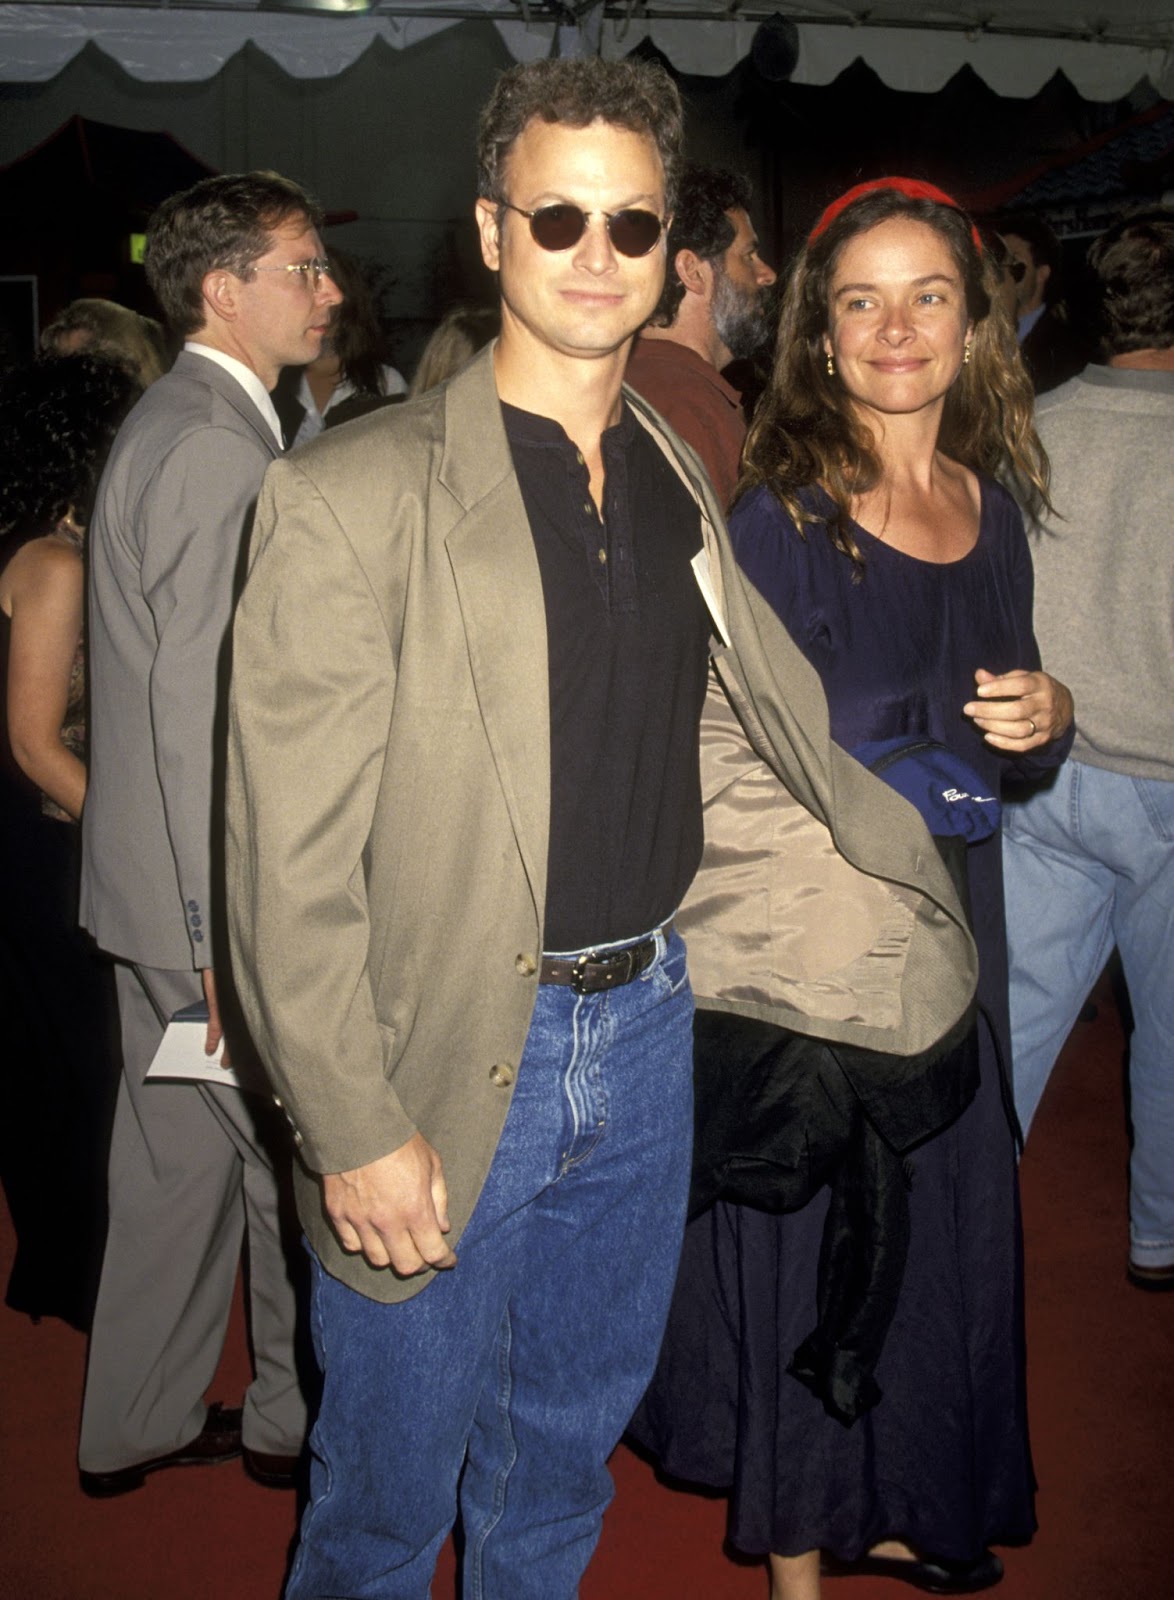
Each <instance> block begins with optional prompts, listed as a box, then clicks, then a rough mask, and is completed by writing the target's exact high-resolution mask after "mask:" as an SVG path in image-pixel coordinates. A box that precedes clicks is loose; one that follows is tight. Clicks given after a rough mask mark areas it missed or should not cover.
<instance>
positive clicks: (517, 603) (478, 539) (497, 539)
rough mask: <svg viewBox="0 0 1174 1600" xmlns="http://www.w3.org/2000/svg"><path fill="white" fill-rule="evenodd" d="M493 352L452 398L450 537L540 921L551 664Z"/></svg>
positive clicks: (472, 650) (447, 473)
mask: <svg viewBox="0 0 1174 1600" xmlns="http://www.w3.org/2000/svg"><path fill="white" fill-rule="evenodd" d="M492 357H493V352H492V347H490V349H488V350H486V351H485V352H484V354H483V355H482V356H481V357H479V358H478V359H477V360H476V361H475V362H474V363H473V364H472V365H471V366H470V367H469V368H467V369H466V371H465V372H464V373H462V374H461V375H460V377H458V378H456V379H454V381H453V382H452V383H451V384H450V385H449V387H448V389H447V391H446V394H445V445H444V457H443V459H442V461H441V467H440V481H441V483H442V484H443V485H444V486H445V488H447V489H448V490H449V492H450V493H451V494H452V495H454V496H455V498H456V499H457V501H458V502H459V504H460V505H461V506H462V508H463V512H464V514H463V515H462V516H461V517H460V519H459V520H458V521H457V523H456V524H455V526H454V527H453V528H452V529H451V530H450V532H449V534H448V537H447V539H446V548H447V550H448V556H449V560H450V562H451V564H452V571H453V577H454V580H455V582H456V588H457V596H458V599H459V603H460V608H461V620H462V622H463V624H464V629H465V637H466V641H467V644H468V649H469V662H470V666H471V669H472V673H473V682H474V685H475V687H476V693H477V701H478V705H479V706H480V710H481V717H482V721H483V722H484V725H485V732H486V737H487V738H488V740H489V745H490V749H491V750H492V752H493V760H494V763H495V765H496V767H497V773H498V779H499V781H500V783H501V787H502V792H503V794H504V796H505V802H506V806H507V808H508V810H509V814H510V820H511V822H512V824H513V828H514V834H515V837H516V839H517V842H518V849H519V852H520V853H521V857H522V862H523V865H524V866H525V869H526V874H527V877H528V878H529V880H530V886H531V890H532V892H533V895H534V901H535V905H536V907H537V910H538V915H539V918H541V916H542V913H543V909H544V907H545V903H546V857H547V850H548V845H549V837H550V668H549V661H548V657H547V645H546V606H545V603H544V601H543V596H542V579H541V575H540V573H539V570H538V558H537V556H536V554H535V552H534V541H533V538H532V536H531V533H530V524H529V521H528V520H527V517H526V510H525V506H524V505H523V503H522V494H521V490H520V489H519V488H518V481H517V478H516V477H515V475H514V468H513V461H512V458H511V456H510V449H509V444H508V441H507V440H506V436H505V428H504V425H503V423H502V418H501V407H500V404H499V402H498V398H497V388H496V385H495V383H494V378H493V359H492Z"/></svg>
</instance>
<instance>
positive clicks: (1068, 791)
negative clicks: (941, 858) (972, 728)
mask: <svg viewBox="0 0 1174 1600" xmlns="http://www.w3.org/2000/svg"><path fill="white" fill-rule="evenodd" d="M1089 261H1090V265H1091V267H1092V270H1093V274H1094V277H1095V280H1096V283H1097V286H1098V288H1099V291H1100V300H1101V322H1102V339H1103V351H1104V357H1103V359H1104V364H1103V365H1090V366H1088V367H1086V368H1085V370H1084V372H1083V373H1081V375H1080V376H1079V377H1077V378H1073V379H1072V380H1071V381H1070V382H1069V383H1067V384H1065V385H1064V386H1063V387H1062V388H1060V389H1057V390H1056V391H1055V392H1054V393H1053V394H1049V395H1047V396H1046V397H1045V398H1044V399H1043V400H1042V401H1041V402H1040V406H1039V413H1038V425H1039V431H1040V435H1041V437H1042V439H1043V441H1044V444H1045V445H1046V447H1047V451H1048V454H1049V456H1050V457H1051V461H1052V485H1053V486H1052V496H1053V499H1054V501H1055V506H1056V513H1055V515H1054V516H1051V517H1048V518H1047V519H1046V520H1045V521H1044V523H1043V525H1042V526H1039V527H1037V528H1035V529H1033V530H1032V556H1033V559H1034V561H1035V572H1036V602H1035V631H1036V635H1037V637H1038V639H1039V644H1040V649H1041V651H1042V653H1043V656H1044V659H1045V660H1046V661H1047V662H1048V663H1049V665H1050V667H1051V669H1052V670H1053V671H1054V672H1055V673H1057V674H1058V675H1059V677H1060V678H1062V679H1063V681H1064V682H1065V683H1067V684H1069V685H1070V686H1071V688H1072V693H1073V696H1074V697H1075V701H1076V740H1075V743H1074V745H1073V749H1072V758H1071V760H1069V761H1068V762H1067V763H1066V765H1065V766H1064V767H1063V768H1061V770H1060V772H1059V773H1058V775H1057V777H1056V781H1055V782H1054V783H1052V784H1051V785H1050V787H1048V788H1047V789H1043V790H1040V791H1037V792H1036V793H1035V794H1033V795H1032V796H1031V797H1030V798H1029V799H1027V800H1026V801H1024V802H1022V803H1020V804H1015V805H1011V806H1008V807H1007V808H1006V811H1005V823H1004V835H1003V851H1004V864H1005V876H1006V884H1007V921H1008V929H1009V935H1010V951H1011V1025H1012V1034H1013V1041H1014V1066H1015V1100H1016V1105H1017V1107H1018V1110H1019V1117H1020V1120H1021V1122H1022V1124H1023V1128H1024V1131H1025V1132H1026V1131H1027V1129H1028V1128H1029V1126H1030V1124H1031V1119H1032V1117H1033V1115H1034V1113H1035V1110H1036V1107H1037V1105H1038V1104H1039V1100H1040V1096H1041V1095H1042V1093H1043V1090H1044V1086H1045V1084H1046V1083H1047V1080H1048V1075H1049V1073H1050V1072H1051V1069H1052V1066H1053V1064H1054V1062H1055V1060H1056V1056H1057V1055H1058V1053H1059V1051H1060V1047H1061V1046H1062V1045H1063V1043H1064V1040H1065V1038H1066V1037H1067V1034H1068V1031H1069V1029H1070V1028H1071V1026H1072V1024H1073V1022H1074V1021H1075V1019H1076V1016H1077V1014H1078V1012H1079V1010H1080V1007H1081V1005H1082V1004H1083V1002H1084V1000H1085V997H1086V996H1087V993H1088V991H1089V989H1090V988H1091V987H1092V984H1093V983H1094V981H1095V979H1096V977H1097V975H1098V974H1099V972H1100V971H1101V968H1102V967H1103V966H1104V963H1105V961H1106V960H1107V958H1108V956H1109V954H1110V952H1111V950H1112V948H1113V945H1114V944H1116V946H1117V948H1118V949H1119V951H1120V953H1121V959H1122V962H1123V964H1124V968H1125V977H1126V980H1127V982H1128V985H1129V993H1130V998H1131V1001H1132V1005H1133V1012H1134V1031H1133V1037H1132V1041H1131V1046H1130V1068H1129V1078H1130V1090H1131V1102H1132V1104H1131V1110H1132V1122H1133V1130H1134V1137H1133V1153H1132V1158H1131V1165H1130V1250H1129V1265H1128V1275H1129V1278H1130V1281H1131V1282H1132V1283H1134V1284H1136V1285H1137V1286H1138V1287H1139V1288H1145V1289H1174V560H1172V559H1171V536H1172V534H1174V211H1170V210H1168V209H1155V210H1152V211H1146V212H1141V213H1136V214H1134V215H1133V216H1130V217H1127V218H1125V219H1123V220H1122V221H1120V222H1118V223H1117V224H1115V225H1114V226H1113V227H1112V228H1110V229H1109V230H1108V232H1107V233H1105V234H1104V235H1103V236H1102V237H1101V238H1100V239H1098V240H1097V241H1096V243H1095V244H1094V245H1093V248H1092V250H1091V252H1090V256H1089Z"/></svg>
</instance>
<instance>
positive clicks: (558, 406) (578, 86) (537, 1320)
mask: <svg viewBox="0 0 1174 1600" xmlns="http://www.w3.org/2000/svg"><path fill="white" fill-rule="evenodd" d="M680 144H681V111H680V102H679V99H678V96H677V91H676V89H675V87H674V86H673V84H672V82H671V80H669V79H668V78H667V76H666V75H665V74H664V73H663V72H662V71H660V69H658V68H655V67H652V66H649V65H647V64H641V63H635V62H603V61H600V60H597V59H594V58H590V59H582V60H573V61H567V60H560V61H545V62H542V63H536V64H533V65H531V66H526V67H519V68H514V69H511V70H510V71H509V72H507V73H505V74H504V75H503V77H502V78H501V80H500V81H499V84H498V87H497V89H496V91H495V93H494V95H493V97H492V99H491V101H490V104H489V106H488V108H487V109H486V112H485V114H484V117H483V120H482V131H481V143H480V156H481V179H480V191H479V192H480V196H481V198H480V199H479V201H478V203H477V222H478V226H479V229H480V237H481V249H482V254H483V257H484V259H485V261H486V263H487V265H488V266H489V267H490V268H491V269H492V270H494V271H496V272H497V273H498V274H499V278H500V284H501V295H502V333H501V338H500V340H499V341H498V342H497V344H496V345H495V346H493V347H491V348H490V349H488V350H486V351H484V352H483V353H482V355H481V356H479V357H477V358H476V360H475V361H474V362H473V364H471V365H470V366H468V367H466V368H465V369H464V371H463V372H461V373H460V374H458V375H457V376H456V377H455V378H454V379H453V380H452V382H451V383H450V384H449V385H447V386H446V387H442V388H440V389H436V390H433V391H431V392H429V393H428V394H426V395H424V396H422V397H421V398H420V399H419V400H418V401H416V402H413V403H410V404H408V405H405V406H397V407H395V408H393V409H392V410H388V411H383V412H379V413H377V414H375V415H374V416H371V417H368V418H364V419H362V420H360V421H358V422H355V423H353V424H351V425H349V426H348V427H347V428H343V429H340V430H338V432H337V433H336V434H335V435H334V436H333V437H332V436H331V435H330V434H329V433H327V434H325V435H323V436H322V437H321V438H320V439H318V440H315V441H314V442H313V443H311V444H310V445H307V446H306V447H305V448H304V449H303V450H300V451H298V452H296V454H295V455H294V456H293V457H292V458H291V459H290V460H289V461H283V462H278V463H276V464H275V465H274V467H273V468H272V469H271V470H270V472H269V473H268V474H267V477H266V482H265V486H264V488H263V490H262V495H261V499H260V501H259V503H258V514H257V527H256V531H255V536H254V544H253V554H252V566H251V572H250V575H249V578H248V581H247V583H246V585H245V590H244V593H243V596H242V599H241V604H240V607H239V609H238V612H237V619H236V623H235V627H234V635H233V648H234V664H233V690H232V706H231V716H230V732H229V777H228V807H227V810H228V830H229V831H228V854H229V863H228V885H229V888H228V893H229V914H230V921H231V926H232V934H233V945H234V954H235V955H236V956H237V957H238V959H239V974H238V975H239V982H240V991H241V1000H242V1004H243V1005H244V1007H245V1010H246V1013H247V1016H248V1020H249V1024H250V1027H251V1028H252V1030H253V1032H254V1037H255V1039H256V1042H257V1046H258V1048H259V1050H260V1051H261V1054H262V1056H263V1058H264V1060H265V1062H266V1065H267V1067H268V1068H269V1070H270V1073H271V1076H272V1077H273V1080H274V1083H275V1086H276V1088H277V1091H278V1094H279V1096H280V1098H281V1102H282V1104H283V1106H284V1109H285V1111H286V1113H287V1115H288V1116H289V1118H290V1120H291V1122H292V1124H293V1125H294V1129H295V1142H296V1143H297V1145H298V1153H299V1156H300V1161H299V1162H298V1164H297V1166H296V1167H295V1174H294V1175H295V1184H296V1185H297V1189H298V1204H299V1212H300V1215H301V1218H302V1223H303V1226H304V1228H305V1230H306V1234H307V1236H308V1239H309V1241H310V1244H311V1247H312V1250H313V1253H314V1261H313V1263H312V1271H313V1318H312V1325H313V1329H314V1337H315V1344H316V1350H317V1354H318V1358H319V1361H320V1363H321V1365H322V1368H323V1373H324V1394H323V1400H322V1405H321V1409H320V1412H319V1415H318V1419H317V1421H316V1423H315V1426H314V1431H313V1434H312V1438H311V1447H312V1452H313V1458H314V1459H313V1464H312V1468H311V1492H312V1503H311V1505H310V1507H309V1509H308V1511H307V1514H306V1516H305V1518H304V1519H303V1523H302V1529H301V1542H300V1546H299V1550H298V1554H297V1557H296V1559H295V1562H294V1566H293V1569H292V1572H291V1575H290V1580H289V1585H288V1588H287V1600H311V1597H313V1600H320V1597H324V1596H341V1595H350V1596H357V1595H379V1596H381V1597H382V1600H419V1597H420V1596H421V1595H424V1594H426V1593H428V1591H429V1582H430V1577H431V1573H432V1569H433V1565H434V1563H435V1559H436V1554H437V1551H438V1549H439V1548H440V1546H441V1544H442V1543H443V1541H444V1538H445V1535H446V1533H447V1531H448V1529H449V1527H450V1526H451V1524H452V1522H453V1520H454V1518H455V1516H456V1514H457V1509H458V1499H459V1506H460V1513H461V1517H462V1521H463V1526H464V1535H465V1546H464V1581H465V1592H466V1594H469V1595H477V1596H480V1597H483V1600H504V1597H506V1596H508V1597H509V1600H570V1597H572V1596H573V1595H575V1594H576V1593H577V1592H578V1583H579V1578H580V1575H581V1573H582V1571H583V1568H584V1567H585V1565H586V1563H587V1561H588V1559H589V1557H590V1555H591V1551H592V1550H593V1548H594V1546H595V1542H596V1539H597V1538H598V1535H599V1529H600V1525H601V1519H602V1515H603V1509H604V1507H605V1505H606V1504H607V1501H608V1499H609V1498H610V1495H611V1482H610V1478H609V1476H608V1472H607V1467H606V1462H607V1457H608V1455H609V1453H610V1451H611V1449H612V1448H613V1447H614V1445H615V1443H616V1440H617V1439H618V1437H619V1435H620V1432H621V1430H622V1428H623V1426H624V1424H625V1423H626V1422H627V1420H628V1417H629V1415H630V1414H631V1411H632V1409H633V1407H634V1406H635V1403H636V1401H637V1400H638V1399H639V1397H640V1394H641V1392H642V1390H643V1388H644V1386H645V1385H646V1383H647V1381H648V1378H649V1376H650V1374H651V1371H652V1368H653V1365H654V1362H655V1359H656V1351H657V1345H658V1343H659V1341H660V1338H661V1334H662V1330H663V1327H664V1320H665V1315H666V1312H667V1308H668V1301H669V1296H670V1293H671V1289H672V1284H673V1278H674V1274H675V1270H676V1261H677V1256H678V1252H679V1248H680V1239H681V1230H682V1226H683V1222H684V1212H685V1200H686V1190H687V1187H688V1179H689V1158H690V1149H691V1142H692V1140H691V1133H692V1130H691V1116H690V1111H691V1072H692V1031H691V1022H692V996H691V994H690V980H689V976H688V975H687V974H686V970H685V952H684V947H683V942H682V939H681V934H680V930H679V928H678V927H677V926H675V925H674V913H675V912H676V909H677V907H678V905H680V904H681V902H682V899H683V898H684V897H686V895H687V893H688V891H689V886H690V883H691V881H692V880H694V877H695V874H696V875H697V879H696V881H697V884H698V885H699V886H700V888H701V899H702V901H705V900H708V901H709V902H710V903H711V906H712V907H713V908H716V911H717V913H718V915H719V916H720V915H722V914H725V915H726V916H727V917H728V918H729V919H730V920H731V922H732V923H733V924H734V928H733V931H732V935H730V936H726V935H725V934H723V933H721V932H720V931H719V933H718V937H717V938H716V939H712V938H711V939H710V941H709V956H710V959H709V961H708V962H705V961H704V960H702V961H701V962H699V961H698V959H697V955H698V953H700V954H701V955H702V956H704V955H705V952H706V939H705V938H704V937H703V936H702V934H701V932H700V924H699V922H698V919H697V916H696V912H695V911H693V912H691V913H690V920H689V923H688V929H689V931H688V937H689V941H690V947H689V967H690V974H691V975H692V977H693V978H694V980H695V981H697V982H699V983H700V984H701V986H702V987H701V989H700V991H699V992H701V993H702V994H704V995H705V996H706V997H707V998H708V1000H709V1003H711V1004H716V1005H724V1006H727V1007H729V1006H730V1005H731V1004H734V1003H737V1004H740V1005H743V1006H746V1007H748V1009H749V1010H750V1011H751V1014H755V1015H761V1016H763V1017H766V1018H776V1019H779V1020H785V1019H788V1018H789V1019H790V1022H791V1025H793V1026H794V1025H797V1024H796V1022H795V1019H796V1017H801V1018H803V1019H804V1022H805V1023H809V1024H810V1026H811V1027H812V1029H813V1030H814V1031H815V1032H817V1033H821V1034H822V1035H823V1036H826V1037H831V1038H835V1039H848V1040H851V1041H852V1042H855V1043H861V1044H870V1045H872V1046H874V1047H877V1048H880V1049H890V1050H893V1051H902V1050H909V1051H912V1050H917V1049H920V1048H923V1047H925V1046H927V1045H929V1044H931V1043H932V1042H933V1041H934V1039H935V1038H937V1037H938V1036H939V1035H940V1034H941V1033H942V1032H944V1031H945V1030H946V1029H947V1028H948V1027H949V1026H950V1025H951V1024H952V1023H953V1022H954V1020H955V1019H956V1018H957V1017H958V1015H959V1014H960V1012H961V1011H962V1010H963V1008H964V1007H965V1005H966V1002H967V998H968V995H969V993H970V991H971V990H972V988H973V982H974V972H975V960H974V952H973V947H972V944H971V942H970V940H969V936H968V934H967V933H966V930H965V926H964V919H963V917H962V913H961V910H960V908H959V907H958V905H957V903H956V900H955V897H954V895H953V891H952V889H951V888H950V886H949V882H948V879H947V878H946V876H945V874H944V869H940V868H939V866H938V865H935V862H936V856H935V852H934V850H933V847H932V844H931V843H930V840H929V836H928V834H927V833H926V831H925V828H924V825H923V824H922V823H921V822H920V819H919V818H918V817H917V816H916V814H915V813H914V812H913V810H912V808H911V807H909V806H907V805H906V804H905V803H904V802H903V801H901V800H899V798H898V797H897V796H896V795H895V794H894V793H893V792H892V791H891V790H889V789H887V788H886V787H885V785H883V784H882V783H880V782H879V781H878V780H876V779H874V778H872V777H871V775H870V774H868V773H867V772H865V771H864V769H863V768H861V767H859V766H857V765H856V763H854V762H853V761H852V760H851V759H850V758H849V757H848V756H846V755H845V754H844V753H843V752H842V751H838V750H837V749H836V748H835V747H834V746H833V745H832V744H831V741H830V738H829V736H828V719H827V709H826V705H825V703H824V700H823V695H822V692H821V690H820V687H819V683H818V680H817V679H816V677H815V675H814V673H813V672H812V670H811V669H810V667H808V666H807V664H806V662H805V661H804V660H803V658H802V656H801V655H800V654H799V652H798V650H797V649H796V648H795V646H794V645H792V644H791V643H790V641H789V639H788V638H787V635H786V633H785V632H784V630H783V628H782V627H781V625H780V624H779V623H778V621H777V619H776V618H775V617H774V614H773V613H772V612H771V610H770V607H769V606H767V605H766V603H765V602H764V601H762V600H761V599H758V598H757V597H755V596H753V595H752V594H751V593H750V592H749V591H748V590H747V589H746V587H745V586H744V585H743V583H742V581H741V579H740V577H739V575H738V572H737V568H736V566H735V564H734V562H733V559H732V555H731V552H730V549H729V542H728V539H727V538H726V536H725V530H724V527H723V525H722V521H721V512H720V510H719V509H718V507H717V504H716V501H715V500H714V497H713V492H712V489H711V488H710V486H709V485H708V482H707V480H706V479H705V474H704V472H703V470H702V468H701V466H700V463H699V461H698V459H697V457H696V456H695V455H694V454H693V453H692V452H691V451H690V450H689V449H688V448H687V447H686V446H684V445H682V444H681V443H680V441H679V440H677V439H676V437H675V436H674V435H672V434H671V433H670V432H669V431H668V429H667V428H666V427H665V425H664V423H663V422H662V421H661V420H660V419H659V418H658V417H657V416H656V414H655V413H654V412H652V411H651V409H650V408H649V407H647V406H645V405H644V404H643V403H642V402H641V401H640V400H639V399H638V397H636V396H635V395H634V394H633V393H631V392H630V391H625V390H623V389H622V380H623V373H624V363H625V360H626V358H627V353H628V348H629V345H630V343H631V339H632V336H633V334H634V333H635V331H636V329H637V328H639V327H640V326H641V325H642V324H643V322H644V321H645V320H646V319H647V317H648V316H649V314H650V313H651V311H652V309H653V307H654V306H655V304H656V302H657V299H658V297H659V295H660V290H661V285H662V281H663V276H664V264H665V229H666V223H667V220H668V218H669V216H670V214H671V211H672V204H673V191H674V186H675V183H676V178H677V173H678V170H679V163H680ZM711 636H712V645H711ZM731 640H733V641H734V646H733V648H731V647H730V641H731ZM711 652H712V657H713V661H714V665H715V670H716V671H717V672H718V673H720V674H721V682H720V684H719V683H718V681H717V678H716V677H714V678H712V679H711V678H710V675H709V672H708V664H709V658H710V654H711ZM783 684H785V685H786V692H785V693H784V692H783V689H782V688H781V685H783ZM735 705H736V706H737V707H738V708H739V709H738V711H737V713H735V711H734V709H733V707H734V706H735ZM743 727H745V728H746V729H748V730H752V740H753V746H752V744H751V743H750V742H748V739H747V734H746V733H744V732H743ZM699 730H700V731H701V732H702V733H703V736H704V741H705V742H704V746H703V747H702V755H701V759H700V761H699V756H698V751H699ZM784 775H785V778H786V780H787V783H788V784H789V786H790V792H788V789H787V788H785V787H784V784H783V782H781V781H780V777H781V776H784ZM795 796H797V797H798V798H795ZM723 802H724V810H725V818H724V832H723V831H722V828H721V827H719V831H718V834H717V835H715V836H714V837H713V840H712V846H713V848H712V852H711V851H710V843H711V840H710V828H711V820H712V819H714V818H715V817H717V816H718V813H719V810H720V809H721V808H722V805H723ZM703 826H704V832H705V836H706V837H705V839H704V840H703ZM707 862H708V864H707ZM699 866H700V869H701V870H700V873H698V868H699ZM723 867H724V868H725V870H726V872H727V876H726V878H725V880H724V882H718V881H716V879H717V877H718V875H719V870H720V869H722V868H723ZM731 871H732V874H733V876H732V881H731V879H730V877H729V875H728V874H729V873H730V872H731ZM682 920H684V918H682ZM695 930H697V933H696V937H695ZM723 963H724V969H725V970H724V972H723V971H721V970H720V969H721V968H722V966H723ZM731 997H732V998H731ZM458 1258H459V1259H458Z"/></svg>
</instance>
